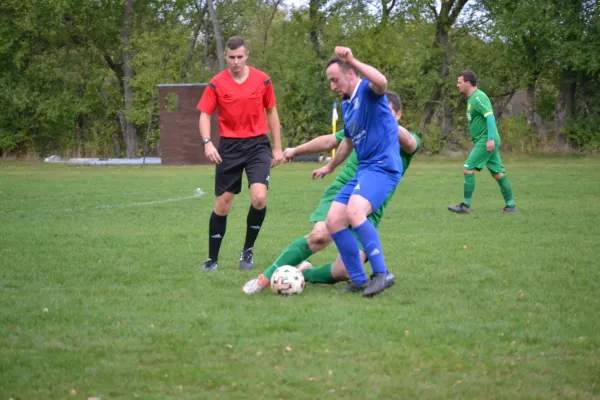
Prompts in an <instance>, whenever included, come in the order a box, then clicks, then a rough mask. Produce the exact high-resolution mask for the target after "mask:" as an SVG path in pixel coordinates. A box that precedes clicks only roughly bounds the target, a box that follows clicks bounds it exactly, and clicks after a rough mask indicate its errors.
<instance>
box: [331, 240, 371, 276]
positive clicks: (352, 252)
mask: <svg viewBox="0 0 600 400" xmlns="http://www.w3.org/2000/svg"><path fill="white" fill-rule="evenodd" d="M331 237H332V238H333V241H334V242H335V245H336V246H337V248H338V251H339V252H340V256H342V261H344V265H345V266H346V271H348V275H349V276H350V280H352V282H354V283H356V284H358V285H361V284H363V283H365V282H366V281H367V275H366V274H365V270H364V268H363V266H362V261H361V259H360V248H359V247H358V243H357V242H356V238H355V237H354V235H353V234H352V232H351V231H350V229H348V228H345V229H342V230H341V231H339V232H336V233H334V234H332V235H331Z"/></svg>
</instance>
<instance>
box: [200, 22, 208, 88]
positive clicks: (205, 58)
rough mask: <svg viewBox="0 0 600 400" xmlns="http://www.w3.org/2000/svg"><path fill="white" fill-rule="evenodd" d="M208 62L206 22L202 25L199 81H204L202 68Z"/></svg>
mask: <svg viewBox="0 0 600 400" xmlns="http://www.w3.org/2000/svg"><path fill="white" fill-rule="evenodd" d="M207 62H208V23H206V24H205V25H204V44H203V49H202V64H200V82H204V81H205V79H204V70H205V68H206V63H207Z"/></svg>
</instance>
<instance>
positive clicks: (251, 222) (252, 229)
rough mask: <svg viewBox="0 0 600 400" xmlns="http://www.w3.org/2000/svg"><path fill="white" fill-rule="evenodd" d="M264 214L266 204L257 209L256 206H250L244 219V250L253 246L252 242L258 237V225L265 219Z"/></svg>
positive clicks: (265, 213) (265, 212)
mask: <svg viewBox="0 0 600 400" xmlns="http://www.w3.org/2000/svg"><path fill="white" fill-rule="evenodd" d="M265 215H267V206H265V208H263V209H262V210H257V209H256V208H254V207H252V206H250V210H249V211H248V218H247V219H246V222H247V223H248V225H247V226H246V242H245V243H244V250H247V249H249V248H250V247H254V242H255V241H256V238H257V237H258V233H259V232H260V227H261V226H262V223H263V221H264V220H265Z"/></svg>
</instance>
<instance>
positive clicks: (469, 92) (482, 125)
mask: <svg viewBox="0 0 600 400" xmlns="http://www.w3.org/2000/svg"><path fill="white" fill-rule="evenodd" d="M456 86H457V87H458V90H459V91H460V92H461V93H464V94H465V95H466V96H467V119H468V121H469V132H470V133H471V138H472V139H473V143H474V147H473V150H472V151H471V154H469V157H468V158H467V161H466V162H465V165H464V166H463V174H464V177H465V184H464V198H463V201H462V203H460V204H458V205H456V206H449V207H448V210H450V211H452V212H455V213H459V214H470V213H471V198H472V197H473V192H474V191H475V170H477V171H481V170H482V169H483V167H487V168H488V170H489V171H490V173H491V174H492V176H493V177H494V179H495V180H496V181H497V182H498V185H500V192H502V196H503V197H504V200H505V201H506V206H505V207H504V208H503V209H502V212H503V213H510V212H516V211H517V206H516V205H515V201H514V200H513V194H512V185H511V184H510V181H509V180H508V177H507V176H506V170H505V169H504V166H503V165H502V160H501V159H500V136H499V135H498V129H497V128H496V118H495V117H494V112H493V110H492V104H491V103H490V99H489V98H488V97H487V95H486V94H485V93H483V92H482V91H481V90H479V89H478V88H477V77H476V76H475V73H474V72H473V71H463V72H461V73H460V75H458V81H457V84H456Z"/></svg>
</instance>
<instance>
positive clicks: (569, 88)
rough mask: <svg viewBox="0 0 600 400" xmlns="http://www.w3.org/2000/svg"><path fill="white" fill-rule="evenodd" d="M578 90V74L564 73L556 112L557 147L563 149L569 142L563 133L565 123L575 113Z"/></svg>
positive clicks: (572, 72)
mask: <svg viewBox="0 0 600 400" xmlns="http://www.w3.org/2000/svg"><path fill="white" fill-rule="evenodd" d="M576 88H577V73H575V72H574V71H570V70H569V71H563V72H562V75H561V79H560V86H559V88H558V99H557V101H556V108H555V111H554V120H555V121H556V131H555V134H556V137H555V140H556V143H555V145H556V147H557V148H559V149H561V148H564V147H566V146H567V145H568V144H567V140H566V138H565V135H564V133H563V128H564V126H565V123H566V122H567V120H568V119H569V118H571V117H572V116H573V114H574V112H575V89H576Z"/></svg>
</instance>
